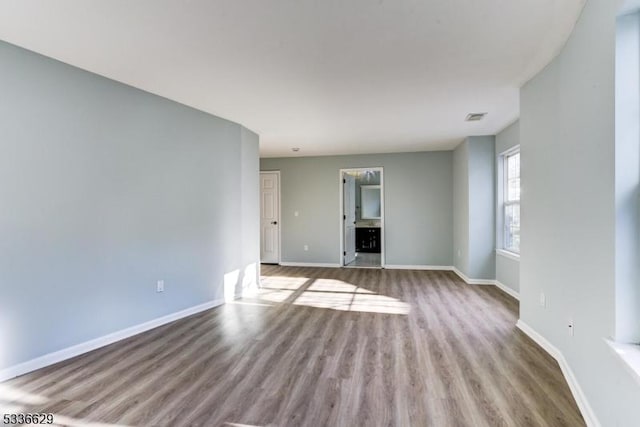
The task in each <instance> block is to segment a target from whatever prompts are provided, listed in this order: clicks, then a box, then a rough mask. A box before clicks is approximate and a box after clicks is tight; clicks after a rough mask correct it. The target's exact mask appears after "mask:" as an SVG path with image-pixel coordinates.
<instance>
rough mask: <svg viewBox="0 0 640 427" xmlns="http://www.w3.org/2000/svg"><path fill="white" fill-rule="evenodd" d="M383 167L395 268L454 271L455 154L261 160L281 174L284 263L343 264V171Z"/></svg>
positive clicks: (390, 259)
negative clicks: (449, 267)
mask: <svg viewBox="0 0 640 427" xmlns="http://www.w3.org/2000/svg"><path fill="white" fill-rule="evenodd" d="M376 166H382V167H384V176H383V180H384V193H385V225H386V232H385V247H386V254H385V255H386V262H387V264H390V265H393V264H402V265H451V262H452V259H451V254H452V228H453V225H452V185H453V178H452V153H451V152H446V151H442V152H423V153H402V154H371V155H357V156H327V157H300V158H264V159H261V160H260V168H261V170H280V171H281V178H282V183H281V189H282V217H281V224H282V261H283V262H308V263H339V262H340V254H339V252H340V217H339V215H340V204H339V203H340V200H339V197H340V196H339V179H340V177H339V171H340V169H346V168H358V167H376ZM295 211H298V212H299V216H297V217H296V216H294V212H295ZM304 245H308V246H309V250H308V251H304V250H303V247H304Z"/></svg>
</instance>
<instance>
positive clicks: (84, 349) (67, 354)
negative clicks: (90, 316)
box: [0, 298, 224, 382]
mask: <svg viewBox="0 0 640 427" xmlns="http://www.w3.org/2000/svg"><path fill="white" fill-rule="evenodd" d="M222 304H224V298H222V299H217V300H213V301H209V302H206V303H204V304H200V305H196V306H193V307H190V308H187V309H185V310H181V311H177V312H175V313H171V314H167V315H166V316H162V317H158V318H156V319H153V320H150V321H148V322H144V323H140V324H138V325H134V326H131V327H128V328H125V329H121V330H119V331H116V332H113V333H111V334H107V335H104V336H102V337H99V338H95V339H92V340H89V341H85V342H83V343H80V344H76V345H74V346H71V347H67V348H64V349H62V350H58V351H55V352H53V353H49V354H45V355H44V356H40V357H37V358H35V359H31V360H28V361H26V362H23V363H20V364H18V365H14V366H10V367H8V368H5V369H3V370H1V371H0V382H2V381H6V380H9V379H11V378H15V377H18V376H20V375H24V374H26V373H29V372H32V371H35V370H38V369H41V368H44V367H46V366H50V365H53V364H55V363H58V362H62V361H64V360H67V359H71V358H72V357H76V356H79V355H81V354H84V353H88V352H90V351H93V350H96V349H98V348H101V347H104V346H107V345H109V344H113V343H114V342H117V341H121V340H123V339H125V338H129V337H132V336H134V335H138V334H140V333H142V332H146V331H148V330H150V329H154V328H157V327H158V326H162V325H166V324H167V323H171V322H174V321H176V320H179V319H182V318H184V317H188V316H191V315H194V314H197V313H200V312H202V311H205V310H209V309H211V308H214V307H218V306H219V305H222Z"/></svg>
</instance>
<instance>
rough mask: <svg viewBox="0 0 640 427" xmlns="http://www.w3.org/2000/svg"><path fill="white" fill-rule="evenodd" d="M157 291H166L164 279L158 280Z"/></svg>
mask: <svg viewBox="0 0 640 427" xmlns="http://www.w3.org/2000/svg"><path fill="white" fill-rule="evenodd" d="M156 292H164V280H158V283H156Z"/></svg>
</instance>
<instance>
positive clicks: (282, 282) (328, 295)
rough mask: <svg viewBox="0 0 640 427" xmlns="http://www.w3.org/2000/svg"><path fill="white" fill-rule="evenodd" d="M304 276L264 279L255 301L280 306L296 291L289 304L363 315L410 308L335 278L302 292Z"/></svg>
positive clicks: (401, 311)
mask: <svg viewBox="0 0 640 427" xmlns="http://www.w3.org/2000/svg"><path fill="white" fill-rule="evenodd" d="M308 281H309V279H308V278H306V277H281V276H264V277H263V282H262V289H261V290H260V292H259V296H258V298H259V299H260V300H262V301H268V302H272V303H282V302H285V301H287V300H289V299H291V298H292V297H294V293H296V291H297V292H300V294H299V295H297V296H296V297H295V299H294V300H293V301H291V303H292V304H293V305H299V306H307V307H315V308H327V309H331V310H340V311H357V312H364V313H383V314H405V315H406V314H409V311H410V309H411V307H410V305H409V304H407V303H405V302H402V301H400V300H399V299H397V298H393V297H389V296H385V295H379V294H376V293H375V292H373V291H371V290H369V289H365V288H363V287H360V286H355V285H353V284H351V283H348V282H345V281H342V280H335V279H315V280H313V281H312V282H311V283H310V284H309V285H308V286H307V287H306V289H301V288H302V287H303V285H304V284H305V283H307V282H308Z"/></svg>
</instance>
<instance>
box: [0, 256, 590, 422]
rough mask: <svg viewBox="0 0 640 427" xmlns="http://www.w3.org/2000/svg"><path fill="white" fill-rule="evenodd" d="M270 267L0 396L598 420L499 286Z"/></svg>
mask: <svg viewBox="0 0 640 427" xmlns="http://www.w3.org/2000/svg"><path fill="white" fill-rule="evenodd" d="M262 274H263V285H264V288H263V290H262V291H261V292H260V294H259V295H257V296H256V297H254V298H246V299H243V300H239V301H237V302H235V303H230V304H226V305H224V306H222V307H218V308H215V309H212V310H209V311H206V312H203V313H200V314H197V315H194V316H191V317H189V318H186V319H182V320H179V321H177V322H174V323H172V324H169V325H165V326H163V327H160V328H157V329H154V330H152V331H149V332H146V333H144V334H141V335H138V336H135V337H132V338H130V339H127V340H125V341H121V342H119V343H116V344H113V345H110V346H108V347H104V348H102V349H99V350H96V351H94V352H91V353H88V354H85V355H83V356H80V357H77V358H75V359H72V360H69V361H66V362H62V363H60V364H57V365H55V366H51V367H48V368H45V369H42V370H40V371H37V372H34V373H31V374H28V375H25V376H23V377H20V378H16V379H14V380H11V381H8V382H5V383H3V384H2V385H0V406H1V405H2V404H4V405H13V408H14V410H18V409H20V410H21V411H22V412H26V411H29V412H53V413H54V414H56V420H57V422H58V423H60V424H61V425H64V424H68V425H83V424H81V423H83V422H101V423H106V424H107V425H130V426H134V425H135V426H183V425H184V426H219V425H277V426H299V425H304V426H437V427H439V426H487V427H494V426H582V425H584V421H583V419H582V417H581V416H580V413H579V411H578V408H577V407H576V404H575V402H574V400H573V398H572V396H571V393H570V391H569V388H568V386H567V384H566V382H565V380H564V378H563V376H562V374H561V372H560V369H559V367H558V365H557V363H556V362H555V361H554V360H553V359H552V358H551V357H550V356H549V355H547V354H546V353H545V352H544V351H543V350H542V349H541V348H539V347H538V346H537V345H536V344H535V343H534V342H533V341H531V340H530V339H529V338H528V337H527V336H526V335H524V334H523V333H522V332H520V331H519V330H518V329H516V327H515V322H516V320H517V310H518V303H517V301H516V300H514V299H512V298H511V297H509V296H507V295H505V294H504V293H502V292H501V291H499V290H498V289H497V288H495V287H492V286H471V285H466V284H465V283H464V282H462V281H461V280H460V279H459V278H458V277H457V276H456V275H455V274H453V273H451V272H438V271H402V270H375V269H329V268H296V267H279V266H263V267H262ZM79 321H81V320H80V319H79ZM3 393H4V394H3ZM38 399H40V400H38ZM73 423H80V424H73Z"/></svg>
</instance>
